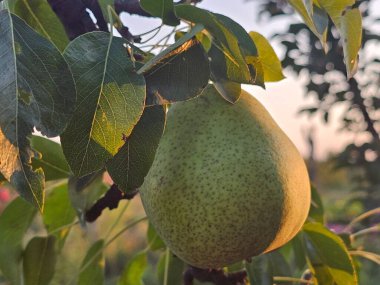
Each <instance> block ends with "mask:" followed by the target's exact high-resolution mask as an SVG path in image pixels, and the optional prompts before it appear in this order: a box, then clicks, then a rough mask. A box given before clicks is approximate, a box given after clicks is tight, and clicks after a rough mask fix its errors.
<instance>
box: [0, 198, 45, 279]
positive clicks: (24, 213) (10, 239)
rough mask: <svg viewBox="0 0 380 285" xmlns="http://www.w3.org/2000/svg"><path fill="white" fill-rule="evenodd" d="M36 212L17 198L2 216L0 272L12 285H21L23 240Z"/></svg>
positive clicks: (0, 226) (0, 219)
mask: <svg viewBox="0 0 380 285" xmlns="http://www.w3.org/2000/svg"><path fill="white" fill-rule="evenodd" d="M36 212H37V211H36V209H35V208H34V207H33V206H32V205H30V204H29V203H27V202H25V201H24V200H22V199H21V198H16V199H15V200H13V201H12V202H11V203H10V204H9V205H8V207H7V208H5V210H4V212H3V213H2V214H1V216H0V233H1V234H0V270H1V272H2V273H3V275H4V276H5V277H6V278H7V279H8V280H9V281H10V282H11V283H12V284H21V283H20V282H21V280H20V279H21V276H22V272H21V266H20V265H21V258H22V240H23V238H24V235H25V233H26V231H27V229H28V228H29V226H30V224H31V222H32V220H33V218H34V215H35V214H36Z"/></svg>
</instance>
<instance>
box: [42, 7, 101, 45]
mask: <svg viewBox="0 0 380 285" xmlns="http://www.w3.org/2000/svg"><path fill="white" fill-rule="evenodd" d="M48 3H49V5H50V7H51V8H52V9H53V11H54V13H55V14H56V15H57V16H58V18H59V19H60V21H61V22H62V24H63V26H64V27H65V31H66V34H67V36H68V37H69V39H70V40H73V39H75V38H76V37H78V36H80V35H82V34H85V33H87V32H92V31H96V30H98V28H97V27H96V25H95V23H94V22H93V21H92V19H91V17H90V15H89V14H88V12H87V11H86V6H85V5H84V4H83V2H82V1H80V0H48Z"/></svg>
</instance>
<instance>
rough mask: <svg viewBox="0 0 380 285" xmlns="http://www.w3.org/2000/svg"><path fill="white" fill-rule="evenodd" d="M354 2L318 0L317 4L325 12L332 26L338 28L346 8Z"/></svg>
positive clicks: (348, 0)
mask: <svg viewBox="0 0 380 285" xmlns="http://www.w3.org/2000/svg"><path fill="white" fill-rule="evenodd" d="M355 1H356V0H335V1H331V0H318V4H319V5H320V6H321V7H322V8H323V9H324V10H325V11H326V12H327V14H328V15H329V16H330V17H331V19H332V20H333V22H334V24H335V25H336V26H337V27H339V22H340V20H341V17H342V15H343V11H344V10H345V9H346V8H347V7H351V6H352V5H354V4H355ZM355 36H356V35H355Z"/></svg>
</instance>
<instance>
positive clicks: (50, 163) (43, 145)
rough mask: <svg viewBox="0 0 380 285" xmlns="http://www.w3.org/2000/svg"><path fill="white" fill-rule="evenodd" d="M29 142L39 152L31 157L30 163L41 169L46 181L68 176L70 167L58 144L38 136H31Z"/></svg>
mask: <svg viewBox="0 0 380 285" xmlns="http://www.w3.org/2000/svg"><path fill="white" fill-rule="evenodd" d="M30 142H31V146H32V148H33V149H34V150H35V151H37V152H38V153H39V155H38V156H35V157H33V159H32V165H33V167H34V168H42V169H43V171H44V174H45V180H46V181H49V180H57V179H64V178H68V177H69V176H70V174H71V172H70V168H69V165H68V164H67V161H66V158H65V156H64V155H63V151H62V147H61V145H60V144H58V143H56V142H53V141H52V140H49V139H46V138H43V137H39V136H32V139H31V140H30Z"/></svg>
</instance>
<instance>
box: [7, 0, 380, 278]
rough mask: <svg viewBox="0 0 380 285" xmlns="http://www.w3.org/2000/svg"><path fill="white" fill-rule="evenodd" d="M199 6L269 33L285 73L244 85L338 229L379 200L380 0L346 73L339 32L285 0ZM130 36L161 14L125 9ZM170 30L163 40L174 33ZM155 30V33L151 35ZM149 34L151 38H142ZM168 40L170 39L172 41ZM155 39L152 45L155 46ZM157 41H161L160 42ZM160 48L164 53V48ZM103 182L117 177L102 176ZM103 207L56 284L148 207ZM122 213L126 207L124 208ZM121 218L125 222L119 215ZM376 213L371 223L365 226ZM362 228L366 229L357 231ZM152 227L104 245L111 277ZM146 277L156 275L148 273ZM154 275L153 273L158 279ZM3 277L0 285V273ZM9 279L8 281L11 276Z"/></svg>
mask: <svg viewBox="0 0 380 285" xmlns="http://www.w3.org/2000/svg"><path fill="white" fill-rule="evenodd" d="M198 5H199V7H202V8H205V9H209V10H211V11H213V12H216V13H221V14H224V15H227V16H229V17H231V18H232V19H233V20H235V21H236V22H238V23H240V24H241V25H242V26H243V27H244V28H245V29H246V30H247V31H257V32H260V33H262V34H263V35H264V36H265V37H266V38H267V39H269V41H270V43H271V44H272V45H273V47H274V49H275V51H276V53H277V54H278V56H279V57H280V59H281V60H282V65H283V68H284V74H285V76H286V79H284V80H282V81H280V82H276V83H268V84H267V85H266V90H263V89H261V88H259V87H252V86H243V88H244V89H246V90H247V91H249V92H250V93H252V94H253V95H254V96H255V97H256V98H257V99H259V100H260V101H261V102H262V103H263V104H264V105H265V107H266V108H267V109H268V110H269V112H270V113H271V114H272V116H273V117H274V119H275V120H276V122H277V123H278V124H279V125H280V127H281V128H282V129H283V130H284V131H285V132H286V133H287V135H288V136H289V137H290V138H291V139H292V141H293V142H294V144H295V145H296V146H297V148H298V149H299V150H300V152H301V153H302V155H303V157H304V158H305V160H306V162H307V165H308V168H309V173H310V177H311V179H312V181H313V183H314V185H315V186H316V188H317V189H318V191H319V193H320V195H321V197H322V201H323V204H324V208H325V213H326V219H327V221H328V224H329V226H330V228H331V229H332V230H335V231H337V232H339V231H343V230H345V229H346V225H348V224H349V223H350V221H351V220H352V219H353V218H355V217H356V216H358V215H360V214H361V213H363V212H365V211H368V210H372V209H376V208H378V207H379V206H380V156H379V154H380V138H379V134H380V123H379V119H380V95H379V88H380V47H379V43H380V1H378V0H366V1H364V0H362V1H357V3H356V4H355V5H356V6H358V7H359V8H360V10H361V11H362V13H363V19H364V22H363V23H364V32H363V48H362V50H361V52H360V59H359V66H358V72H357V74H356V75H355V77H354V78H351V79H350V80H347V77H346V70H345V66H344V59H343V50H342V47H341V45H340V42H339V35H338V34H337V31H336V30H335V29H333V28H332V29H329V33H328V52H327V53H326V54H325V53H324V52H323V51H322V47H321V45H320V43H319V42H318V40H317V38H316V37H315V36H314V35H313V34H312V33H311V32H310V31H309V30H308V28H307V27H306V26H305V25H304V24H302V21H301V19H300V18H299V16H298V15H296V14H295V13H294V12H293V11H292V9H291V8H290V7H289V6H288V4H287V1H284V0H278V1H270V0H251V1H249V0H245V1H244V0H235V1H227V0H203V1H202V2H200V3H199V4H198ZM122 20H123V22H124V23H125V25H126V26H127V27H128V28H129V30H130V31H131V33H132V34H141V33H144V32H146V31H148V30H151V29H153V28H155V27H158V26H159V25H160V24H161V21H160V20H159V19H150V18H144V17H140V16H131V15H129V14H126V13H124V14H122ZM171 31H172V28H163V29H162V30H161V31H160V33H159V34H158V35H157V38H160V37H163V36H165V35H166V34H168V33H170V32H171ZM148 37H149V36H148ZM143 39H144V37H143ZM173 40H174V37H170V38H169V40H168V43H170V42H173ZM149 44H150V42H147V43H146V49H151V48H152V46H149ZM153 48H154V47H153ZM153 51H154V52H159V51H160V50H159V49H157V48H154V49H153ZM104 183H105V184H107V183H110V182H109V181H108V180H107V178H105V180H104ZM14 196H15V194H14V192H13V191H12V190H10V189H8V188H5V187H4V186H3V187H2V186H0V212H1V211H2V210H3V209H4V207H5V206H6V205H7V204H8V203H9V201H11V200H12V199H13V198H14ZM127 203H129V202H127V201H122V202H121V203H120V205H119V207H118V209H116V210H113V211H108V210H105V211H104V212H103V214H102V216H101V217H100V218H99V220H98V221H97V222H96V223H94V224H88V225H87V226H86V227H81V226H79V225H75V226H73V227H72V230H71V233H70V235H69V236H68V240H67V241H66V244H65V248H64V250H63V258H62V259H60V260H59V262H58V267H59V269H57V272H58V274H57V276H55V277H54V282H53V284H70V282H71V281H72V280H71V279H72V277H71V276H73V273H75V272H77V270H78V268H79V265H80V263H81V261H82V259H83V257H84V255H85V253H86V250H85V249H87V248H88V247H89V245H91V244H92V243H93V242H95V241H96V240H97V239H99V238H102V237H104V236H105V235H107V233H109V229H110V224H112V223H113V222H110V221H115V220H118V223H117V224H115V227H113V229H112V231H113V233H116V232H117V231H118V230H120V229H121V228H123V226H124V225H125V224H126V223H127V222H128V221H130V220H131V219H133V217H136V216H141V215H143V214H144V212H143V209H142V207H141V204H140V199H139V197H138V196H137V197H136V198H135V199H133V200H132V201H131V202H130V203H129V204H128V209H126V210H125V209H124V208H125V207H126V204H127ZM124 211H125V214H122V215H121V213H122V212H124ZM119 216H120V219H118V217H119ZM377 223H379V219H376V218H372V219H367V220H365V225H363V227H364V226H366V227H368V226H371V225H375V224H377ZM41 228H42V226H41V221H39V220H38V219H37V220H36V221H35V222H34V223H33V227H32V228H31V230H30V235H31V236H32V235H35V234H36V233H39V232H40V231H41ZM359 230H360V228H359ZM146 231H147V224H146V223H140V224H139V225H138V226H136V227H134V228H132V229H130V230H129V231H128V232H126V233H125V234H123V235H122V236H121V237H120V238H118V239H117V240H116V241H115V242H113V243H112V245H110V246H109V247H108V248H107V250H106V252H105V256H106V273H107V284H116V283H115V282H116V281H115V280H116V277H117V276H119V275H120V274H121V272H122V271H123V269H124V267H125V264H126V263H127V262H128V261H129V260H130V259H131V258H132V256H134V255H135V254H136V253H137V252H139V251H141V250H143V249H144V248H146V246H147V241H146ZM356 242H358V243H360V244H363V247H364V245H365V247H366V249H367V250H368V251H373V252H380V242H379V239H378V236H377V235H372V234H370V235H364V236H362V237H360V238H358V240H357V241H356ZM162 254H163V253H162V252H158V253H157V252H156V253H155V254H152V255H151V256H149V258H150V264H156V263H157V262H158V261H159V258H160V255H162ZM361 265H362V267H361V274H360V276H361V277H360V278H361V280H360V284H365V285H372V284H373V285H375V284H378V282H379V280H380V271H379V270H378V265H376V264H375V263H373V262H371V261H365V260H363V261H362V264H361ZM145 274H146V277H145V279H146V280H148V281H146V284H149V285H151V284H152V285H153V284H155V283H154V282H157V281H154V280H156V279H157V278H156V277H152V276H153V275H154V274H156V273H154V271H153V269H152V270H151V272H150V271H149V270H148V271H147V273H145ZM155 278H156V279H155ZM0 284H3V283H2V281H1V277H0ZM4 284H5V283H4Z"/></svg>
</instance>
